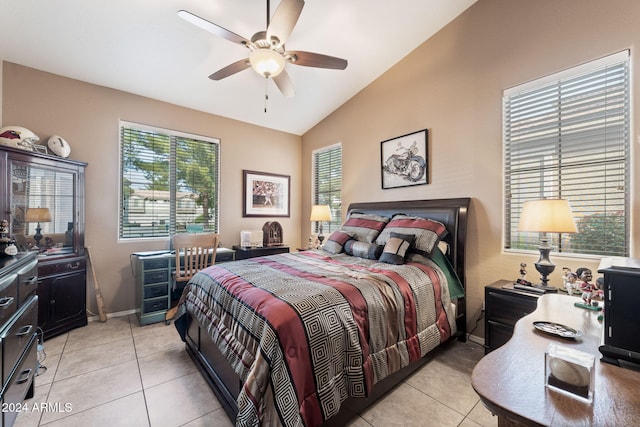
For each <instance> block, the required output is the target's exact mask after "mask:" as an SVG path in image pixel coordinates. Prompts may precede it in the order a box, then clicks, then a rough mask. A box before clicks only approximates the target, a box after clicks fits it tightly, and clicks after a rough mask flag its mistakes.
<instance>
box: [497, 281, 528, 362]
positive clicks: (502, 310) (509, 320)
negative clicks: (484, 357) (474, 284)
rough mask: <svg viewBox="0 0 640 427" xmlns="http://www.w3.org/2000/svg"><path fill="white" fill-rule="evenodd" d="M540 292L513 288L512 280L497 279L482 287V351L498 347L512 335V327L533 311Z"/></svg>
mask: <svg viewBox="0 0 640 427" xmlns="http://www.w3.org/2000/svg"><path fill="white" fill-rule="evenodd" d="M538 297H540V294H536V293H533V292H527V291H521V290H518V289H514V288H513V281H512V280H498V281H497V282H495V283H492V284H490V285H487V286H486V287H485V288H484V304H485V317H484V337H485V338H484V351H485V354H486V353H489V352H491V351H493V350H495V349H496V348H498V347H500V346H501V345H503V344H504V343H506V342H507V341H509V339H510V338H511V335H513V327H514V326H515V324H516V322H517V321H518V320H519V319H520V318H521V317H523V316H526V315H527V314H529V313H531V312H533V311H534V310H535V309H536V306H537V304H538Z"/></svg>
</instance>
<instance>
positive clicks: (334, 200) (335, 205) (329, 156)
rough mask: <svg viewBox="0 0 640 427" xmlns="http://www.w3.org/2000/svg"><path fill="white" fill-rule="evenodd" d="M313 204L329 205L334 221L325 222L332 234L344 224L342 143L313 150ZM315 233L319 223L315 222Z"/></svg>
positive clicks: (327, 229) (328, 233) (325, 231)
mask: <svg viewBox="0 0 640 427" xmlns="http://www.w3.org/2000/svg"><path fill="white" fill-rule="evenodd" d="M313 204H314V205H329V206H330V207H331V216H332V218H333V219H332V221H331V222H330V223H325V224H323V234H325V235H327V236H328V235H330V234H331V232H333V231H335V230H337V229H338V228H340V226H341V225H342V145H341V144H335V145H332V146H330V147H326V148H322V149H320V150H316V151H314V152H313ZM312 227H313V233H317V232H318V224H316V223H313V224H312Z"/></svg>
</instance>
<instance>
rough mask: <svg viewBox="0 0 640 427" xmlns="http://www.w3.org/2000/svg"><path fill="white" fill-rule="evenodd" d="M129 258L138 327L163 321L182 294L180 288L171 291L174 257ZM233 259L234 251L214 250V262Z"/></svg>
mask: <svg viewBox="0 0 640 427" xmlns="http://www.w3.org/2000/svg"><path fill="white" fill-rule="evenodd" d="M131 257H132V259H131V262H132V268H133V275H134V277H135V280H136V284H135V286H136V288H135V296H136V311H137V313H138V321H139V323H140V325H141V326H142V325H148V324H150V323H157V322H164V320H165V319H164V318H165V313H166V312H167V310H168V309H169V308H170V307H171V305H172V303H173V302H175V301H177V300H178V299H180V295H181V293H182V292H181V291H182V289H181V288H179V287H175V289H174V280H173V273H174V271H175V269H176V256H175V254H174V253H170V252H166V253H154V252H150V253H149V252H137V253H134V254H132V255H131ZM234 258H235V252H234V251H233V250H230V249H227V248H218V251H217V252H216V263H221V262H227V261H233V260H234ZM183 286H184V285H183Z"/></svg>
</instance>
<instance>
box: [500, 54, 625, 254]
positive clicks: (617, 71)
mask: <svg viewBox="0 0 640 427" xmlns="http://www.w3.org/2000/svg"><path fill="white" fill-rule="evenodd" d="M585 68H586V69H587V70H585ZM554 77H555V78H554ZM629 93H630V90H629V53H628V52H623V53H621V54H617V55H613V56H611V57H608V58H604V59H603V60H600V61H598V63H597V64H586V65H585V66H582V67H580V70H579V71H577V70H569V71H567V72H564V73H562V75H560V76H551V78H545V79H543V80H542V81H541V82H530V83H528V84H526V85H524V86H523V87H518V88H513V89H511V90H509V91H505V96H504V126H505V127H504V150H505V151H504V168H505V169H504V175H505V248H506V249H535V248H536V247H537V245H538V243H539V241H540V236H539V235H538V234H537V233H521V232H518V229H517V228H518V221H519V218H520V213H521V211H522V206H523V204H524V202H525V201H527V200H535V199H542V198H564V199H568V200H569V201H570V203H571V205H572V208H573V213H574V217H575V219H576V223H577V225H578V233H577V234H572V235H562V236H558V235H555V236H548V237H549V238H550V239H551V240H552V244H553V245H554V247H555V248H556V250H558V251H559V252H565V253H574V254H594V255H610V256H613V255H615V256H628V254H629V237H628V236H629V226H628V214H629Z"/></svg>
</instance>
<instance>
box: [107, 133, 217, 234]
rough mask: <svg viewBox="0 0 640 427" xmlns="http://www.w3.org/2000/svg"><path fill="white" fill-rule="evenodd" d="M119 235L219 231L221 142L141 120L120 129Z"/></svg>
mask: <svg viewBox="0 0 640 427" xmlns="http://www.w3.org/2000/svg"><path fill="white" fill-rule="evenodd" d="M120 148H121V179H120V182H121V189H120V192H121V197H120V234H119V236H120V238H121V239H128V238H145V237H168V236H169V235H171V234H174V233H176V232H182V231H185V230H186V226H187V225H188V224H191V223H201V224H203V225H204V229H205V230H207V231H211V232H217V230H218V216H219V215H218V213H219V211H218V182H219V143H218V142H217V141H216V140H203V139H202V138H195V137H193V135H187V134H180V133H177V132H172V131H167V130H163V129H154V128H147V127H144V126H139V125H133V124H128V125H123V126H121V129H120Z"/></svg>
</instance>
